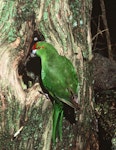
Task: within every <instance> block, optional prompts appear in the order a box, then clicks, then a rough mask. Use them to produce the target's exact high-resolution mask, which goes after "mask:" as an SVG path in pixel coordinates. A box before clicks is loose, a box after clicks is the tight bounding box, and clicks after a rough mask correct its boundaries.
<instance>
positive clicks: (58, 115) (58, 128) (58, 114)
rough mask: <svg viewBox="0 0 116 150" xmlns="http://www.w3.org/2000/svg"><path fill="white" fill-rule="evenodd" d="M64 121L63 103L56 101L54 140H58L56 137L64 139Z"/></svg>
mask: <svg viewBox="0 0 116 150" xmlns="http://www.w3.org/2000/svg"><path fill="white" fill-rule="evenodd" d="M62 121H63V105H62V104H61V103H54V105H53V130H52V140H53V143H55V142H56V137H57V136H59V139H60V140H62Z"/></svg>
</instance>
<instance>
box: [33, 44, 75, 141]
mask: <svg viewBox="0 0 116 150" xmlns="http://www.w3.org/2000/svg"><path fill="white" fill-rule="evenodd" d="M32 53H33V54H36V56H38V57H40V59H41V67H42V68H41V79H42V82H43V86H44V87H45V89H46V90H47V91H48V93H49V94H50V95H51V96H52V98H53V129H52V140H53V142H54V143H55V141H56V138H57V137H59V139H60V140H62V122H63V115H64V111H63V106H64V104H65V105H69V106H70V107H73V108H74V107H75V106H74V104H73V100H74V97H75V96H77V94H78V78H77V73H76V69H75V68H74V67H73V65H72V63H71V61H70V60H69V59H67V58H66V57H64V56H61V55H59V53H58V52H57V50H56V49H55V48H54V47H53V46H52V45H51V44H49V43H47V42H36V43H35V44H34V45H33V47H32Z"/></svg>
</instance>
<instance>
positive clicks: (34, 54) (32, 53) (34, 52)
mask: <svg viewBox="0 0 116 150" xmlns="http://www.w3.org/2000/svg"><path fill="white" fill-rule="evenodd" d="M36 51H37V50H36V49H34V50H32V52H31V54H30V55H31V57H35V56H36Z"/></svg>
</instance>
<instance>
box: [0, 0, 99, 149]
mask: <svg viewBox="0 0 116 150" xmlns="http://www.w3.org/2000/svg"><path fill="white" fill-rule="evenodd" d="M0 4H1V11H0V13H1V21H0V26H1V36H0V58H1V59H0V79H1V80H0V97H1V99H0V111H1V113H0V120H1V121H0V149H12V150H16V149H19V150H20V149H25V150H33V149H37V150H41V149H42V150H50V149H65V150H67V149H71V150H90V149H94V150H98V141H97V134H96V118H95V114H94V104H93V103H94V102H93V89H92V83H93V77H92V64H91V59H92V52H91V33H90V30H91V29H90V19H91V5H92V2H91V0H88V1H68V0H58V1H55V0H50V1H49V0H46V1H45V0H40V1H36V0H34V1H27V0H25V1H21V0H18V1H16V0H15V1H5V2H4V1H3V0H1V2H0ZM35 30H36V31H38V32H39V31H40V32H41V33H42V34H43V35H44V37H45V40H46V41H47V42H49V43H51V44H52V45H54V47H55V48H56V49H57V50H58V52H59V53H60V54H61V55H65V56H66V57H68V58H69V59H70V60H71V61H72V63H73V64H74V66H75V68H76V69H77V75H78V77H79V85H80V86H79V87H80V88H79V94H78V100H79V105H80V110H77V111H75V113H76V120H77V122H76V124H74V125H71V124H70V123H69V122H68V121H67V120H66V119H65V118H64V121H63V140H62V141H59V140H58V141H57V143H56V146H54V145H53V144H52V142H51V135H52V103H51V102H50V100H48V98H46V96H45V95H43V94H42V93H43V91H42V89H41V86H40V83H39V82H38V83H35V84H31V86H30V87H26V85H25V84H24V80H23V73H24V72H21V73H19V68H23V67H25V63H26V62H27V59H28V56H29V54H30V49H31V46H32V42H33V34H34V31H35ZM35 67H37V66H35ZM23 71H24V70H23ZM38 76H39V75H38Z"/></svg>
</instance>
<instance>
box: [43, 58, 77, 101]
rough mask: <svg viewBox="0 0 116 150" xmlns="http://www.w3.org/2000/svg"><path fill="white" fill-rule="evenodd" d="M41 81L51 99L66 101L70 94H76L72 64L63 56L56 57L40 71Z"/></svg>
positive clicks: (74, 73) (75, 77) (75, 76)
mask: <svg viewBox="0 0 116 150" xmlns="http://www.w3.org/2000/svg"><path fill="white" fill-rule="evenodd" d="M42 81H43V84H44V86H45V88H46V89H47V90H48V91H49V93H50V94H52V96H53V97H57V98H59V99H60V98H61V99H64V100H67V101H70V99H71V96H72V95H71V93H74V94H77V90H78V79H77V74H76V71H75V69H74V67H73V65H72V63H71V62H70V61H69V60H68V59H67V58H65V57H63V56H59V55H58V56H57V58H53V59H52V60H51V61H48V63H47V65H44V68H43V69H42Z"/></svg>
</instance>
